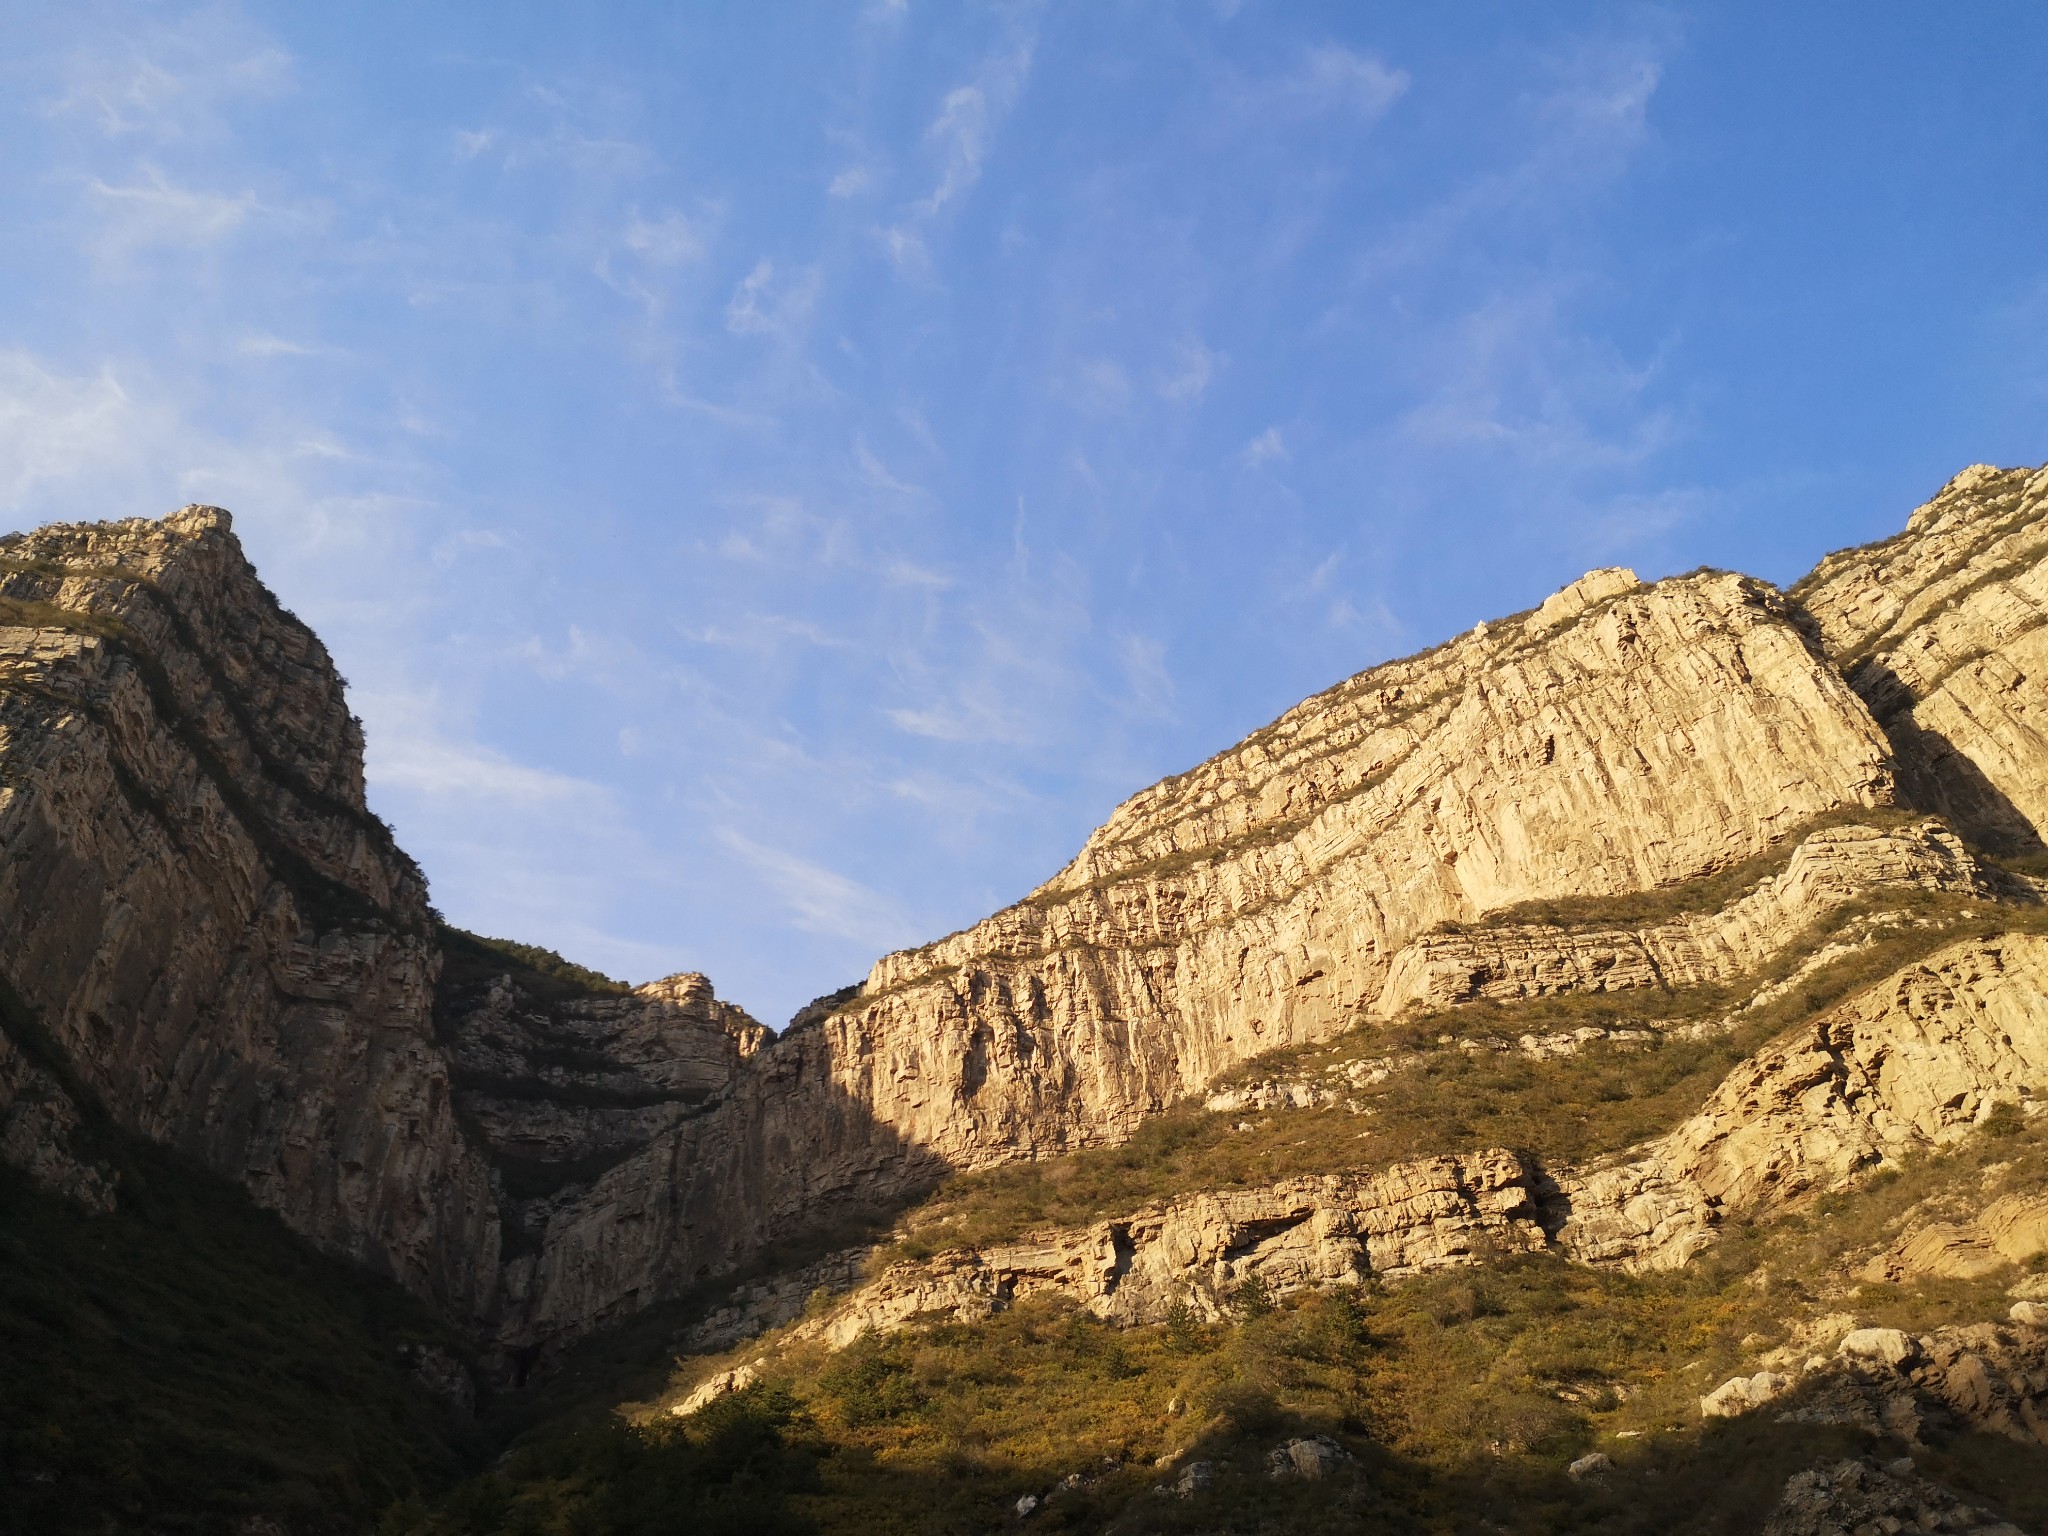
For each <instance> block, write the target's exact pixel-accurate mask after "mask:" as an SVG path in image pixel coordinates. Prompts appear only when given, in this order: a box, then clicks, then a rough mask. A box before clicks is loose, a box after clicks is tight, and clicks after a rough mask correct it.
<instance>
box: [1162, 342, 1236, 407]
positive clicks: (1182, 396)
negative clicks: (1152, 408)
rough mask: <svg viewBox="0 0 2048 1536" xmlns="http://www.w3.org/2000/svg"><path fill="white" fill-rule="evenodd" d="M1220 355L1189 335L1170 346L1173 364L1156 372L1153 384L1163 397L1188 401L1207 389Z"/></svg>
mask: <svg viewBox="0 0 2048 1536" xmlns="http://www.w3.org/2000/svg"><path fill="white" fill-rule="evenodd" d="M1222 361H1223V359H1222V356H1221V355H1220V354H1219V353H1215V352H1211V351H1210V350H1209V349H1208V348H1207V347H1205V346H1203V345H1202V343H1201V341H1200V340H1198V339H1196V338H1193V337H1190V338H1188V339H1187V340H1185V341H1182V342H1181V343H1179V344H1178V345H1177V346H1176V347H1175V348H1174V349H1173V363H1172V366H1171V367H1170V368H1169V369H1168V370H1167V371H1166V372H1164V373H1162V374H1161V375H1160V376H1159V382H1158V384H1157V385H1156V386H1155V387H1156V388H1157V389H1158V392H1159V397H1160V399H1162V400H1171V401H1173V402H1174V403H1175V404H1176V405H1191V404H1193V403H1194V402H1196V401H1198V400H1200V399H1201V398H1202V396H1204V395H1205V394H1207V393H1208V392H1209V381H1210V380H1211V379H1213V378H1215V377H1216V369H1217V368H1218V366H1220V365H1221V363H1222Z"/></svg>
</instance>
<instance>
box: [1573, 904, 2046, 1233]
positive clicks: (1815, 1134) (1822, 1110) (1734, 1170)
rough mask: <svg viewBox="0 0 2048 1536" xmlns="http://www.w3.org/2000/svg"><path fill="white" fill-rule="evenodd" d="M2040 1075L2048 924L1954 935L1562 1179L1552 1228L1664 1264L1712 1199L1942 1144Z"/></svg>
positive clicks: (2024, 1092)
mask: <svg viewBox="0 0 2048 1536" xmlns="http://www.w3.org/2000/svg"><path fill="white" fill-rule="evenodd" d="M2044 1083H2048V937H2043V936H2040V935H2036V934H2012V935H2009V936H2006V937H2003V938H1997V939H1983V940H1975V939H1973V940H1969V941H1966V942H1963V943H1959V944H1956V945H1953V946H1951V947H1949V948H1947V949H1945V950H1942V951H1940V952H1939V953H1937V954H1935V955H1932V956H1930V957H1929V958H1928V959H1927V960H1926V961H1924V962H1922V963H1919V964H1916V965H1912V966H1908V967H1907V968H1905V969H1904V970H1903V971H1901V972H1899V973H1898V974H1897V975H1895V976H1893V977H1891V978H1890V979H1888V980H1887V981H1885V982H1882V983H1880V984H1879V985H1877V986H1875V987H1872V988H1871V989H1869V990H1868V991H1866V992H1864V993H1862V994H1860V995H1859V996H1857V997H1855V998H1853V999H1851V1000H1850V1001H1848V1002H1846V1003H1844V1004H1842V1005H1841V1006H1839V1007H1837V1008H1834V1009H1832V1010H1830V1011H1829V1012H1827V1013H1825V1014H1823V1015H1821V1016H1820V1017H1819V1018H1817V1019H1815V1020H1813V1021H1812V1022H1811V1023H1809V1024H1806V1025H1802V1026H1801V1027H1799V1028H1798V1029H1796V1030H1794V1031H1793V1032H1792V1033H1791V1034H1789V1035H1787V1036H1785V1037H1782V1038H1781V1039H1780V1040H1779V1041H1777V1042H1776V1043H1775V1044H1773V1045H1771V1046H1769V1047H1767V1048H1766V1049H1764V1050H1763V1051H1761V1052H1759V1053H1758V1054H1757V1055H1756V1056H1754V1057H1752V1058H1751V1059H1750V1060H1749V1061H1747V1062H1745V1063H1743V1065H1741V1066H1740V1067H1738V1068H1737V1069H1736V1070H1735V1071H1734V1072H1733V1073H1731V1074H1730V1075H1729V1077H1728V1079H1727V1080H1726V1081H1725V1082H1724V1083H1722V1085H1721V1086H1720V1087H1719V1088H1718V1089H1716V1090H1715V1092H1714V1094H1713V1095H1712V1097H1711V1098H1710V1099H1709V1100H1708V1102H1707V1104H1706V1106H1705V1107H1704V1108H1703V1109H1702V1110H1701V1111H1700V1112H1699V1113H1698V1114H1697V1115H1694V1116H1692V1117H1691V1118H1690V1119H1688V1120H1687V1121H1686V1122H1685V1123H1684V1124H1682V1125H1680V1126H1679V1127H1678V1128H1677V1129H1676V1130H1674V1131H1672V1132H1671V1133H1670V1134H1669V1135H1667V1136H1665V1137H1663V1138H1660V1139H1659V1140H1658V1141H1656V1142H1654V1143H1652V1144H1651V1145H1650V1146H1649V1147H1648V1148H1647V1149H1644V1150H1643V1151H1642V1152H1640V1153H1638V1154H1636V1155H1633V1156H1630V1157H1629V1158H1627V1159H1626V1160H1624V1161H1621V1162H1619V1164H1618V1165H1617V1166H1614V1167H1610V1168H1602V1169H1595V1170H1591V1171H1588V1172H1586V1173H1582V1174H1575V1175H1568V1176H1565V1177H1562V1178H1560V1180H1559V1183H1560V1188H1561V1192H1562V1195H1563V1197H1564V1199H1565V1200H1566V1201H1567V1202H1568V1204H1569V1207H1570V1216H1569V1218H1568V1219H1567V1221H1566V1223H1565V1224H1564V1226H1563V1229H1562V1233H1561V1241H1562V1242H1563V1243H1564V1245H1565V1247H1566V1248H1567V1250H1568V1251H1570V1252H1572V1253H1573V1254H1574V1255H1575V1256H1577V1257H1580V1258H1584V1259H1587V1260H1590V1261H1595V1262H1600V1261H1611V1262H1621V1263H1624V1264H1627V1265H1629V1266H1631V1267H1636V1268H1651V1269H1658V1268H1670V1267H1674V1266H1676V1265H1679V1264H1683V1263H1684V1262H1685V1261H1686V1260H1687V1259H1688V1258H1690V1257H1691V1256H1692V1255H1693V1254H1694V1253H1697V1252H1698V1251H1699V1250H1700V1249H1701V1248H1702V1247H1704V1246H1705V1245H1706V1244H1707V1243H1708V1242H1710V1241H1712V1230H1713V1228H1714V1226H1715V1225H1716V1223H1717V1222H1718V1220H1719V1219H1720V1215H1721V1213H1723V1212H1728V1211H1738V1210H1745V1209H1750V1208H1754V1207H1756V1206H1758V1205H1761V1204H1763V1203H1765V1202H1767V1201H1768V1202H1777V1203H1782V1202H1785V1201H1788V1200H1790V1199H1793V1198H1795V1197H1797V1196H1798V1195H1801V1194H1803V1193H1805V1192H1806V1191H1808V1190H1811V1189H1816V1188H1833V1187H1839V1186H1840V1185H1842V1184H1844V1183H1846V1182H1847V1181H1848V1180H1849V1179H1850V1178H1851V1177H1853V1176H1854V1175H1856V1174H1858V1173H1861V1172H1864V1171H1866V1170H1872V1169H1875V1168H1877V1167H1880V1166H1882V1165H1883V1164H1885V1163H1886V1162H1887V1161H1896V1160H1897V1159H1899V1158H1900V1157H1902V1156H1903V1155H1905V1154H1906V1153H1908V1152H1910V1151H1913V1150H1915V1149H1918V1148H1924V1147H1938V1146H1945V1145H1948V1144H1949V1143H1951V1142H1953V1141H1955V1140H1956V1139H1957V1138H1958V1137H1960V1136H1962V1135H1964V1134H1966V1133H1967V1132H1968V1131H1969V1130H1970V1129H1972V1128H1973V1127H1974V1126H1975V1125H1977V1124H1978V1123H1979V1122H1980V1121H1981V1120H1983V1119H1984V1118H1985V1117H1987V1116H1988V1115H1990V1114H1991V1113H1992V1111H1993V1110H1994V1108H1995V1107H1996V1106H1997V1105H1998V1104H1999V1103H2000V1102H2006V1103H2009V1104H2014V1105H2017V1104H2020V1103H2021V1102H2023V1101H2026V1102H2031V1098H2030V1095H2031V1094H2032V1093H2033V1092H2034V1090H2035V1088H2036V1086H2037V1085H2041V1084H2044Z"/></svg>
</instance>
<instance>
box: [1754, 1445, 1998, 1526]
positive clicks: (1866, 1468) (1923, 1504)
mask: <svg viewBox="0 0 2048 1536" xmlns="http://www.w3.org/2000/svg"><path fill="white" fill-rule="evenodd" d="M1864 1531H1871V1532H1893V1531H1944V1532H1947V1531H1954V1532H1958V1533H1962V1536H2024V1533H2023V1532H2022V1531H2021V1530H2020V1529H2019V1527H2018V1526H2015V1525H2011V1524H2009V1523H2007V1522H2006V1521H2004V1520H2001V1519H1999V1518H1998V1517H1997V1516H1996V1515H1994V1514H1991V1513H1988V1512H1987V1511H1985V1510H1982V1509H1979V1508H1977V1507H1976V1506H1974V1505H1970V1504H1965V1503H1964V1502H1963V1501H1962V1500H1961V1499H1958V1498H1957V1497H1956V1496H1955V1495H1954V1494H1952V1493H1950V1492H1949V1491H1948V1490H1947V1489H1946V1488H1943V1487H1941V1486H1940V1485H1939V1484H1937V1483H1931V1482H1929V1481H1927V1479H1925V1478H1923V1477H1920V1476H1918V1475H1917V1474H1915V1473H1914V1472H1912V1471H1910V1470H1900V1471H1889V1470H1886V1469H1885V1468H1883V1467H1880V1466H1878V1464H1877V1463H1876V1462H1874V1461H1869V1460H1855V1461H1847V1460H1845V1461H1835V1462H1829V1463H1828V1464H1827V1465H1825V1466H1820V1467H1813V1468H1810V1469H1808V1470H1807V1471H1805V1472H1799V1473H1795V1474H1794V1475H1793V1477H1792V1479H1791V1480H1790V1481H1789V1482H1787V1483H1786V1484H1785V1492H1784V1496H1783V1497H1782V1498H1780V1499H1779V1501H1778V1504H1777V1507H1776V1508H1775V1509H1773V1510H1772V1511H1771V1515H1770V1518H1769V1519H1768V1520H1766V1521H1765V1522H1764V1527H1763V1536H1851V1533H1859V1536H1860V1533H1861V1532H1864Z"/></svg>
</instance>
